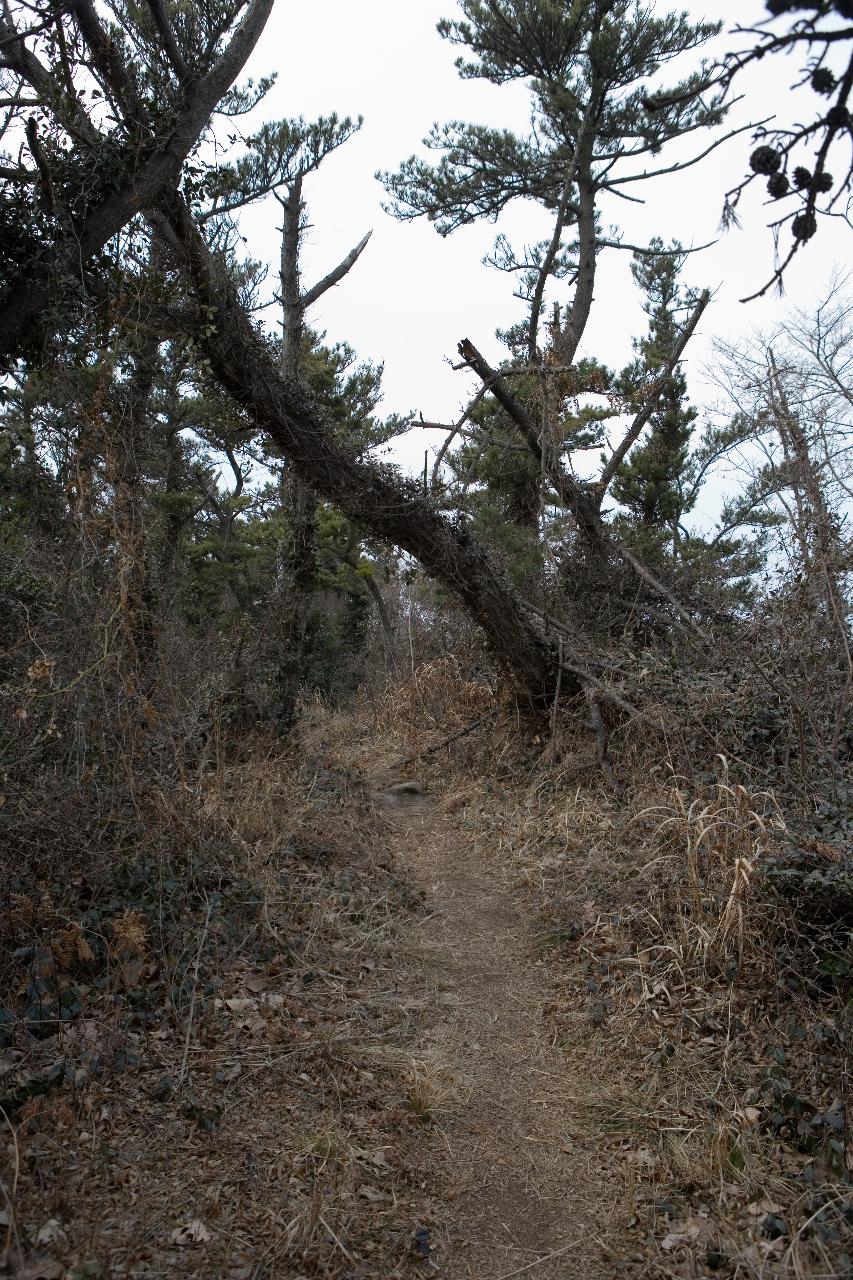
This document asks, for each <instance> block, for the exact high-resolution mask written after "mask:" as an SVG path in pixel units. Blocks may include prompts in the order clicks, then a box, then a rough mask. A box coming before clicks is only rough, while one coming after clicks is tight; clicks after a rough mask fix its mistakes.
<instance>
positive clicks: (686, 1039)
mask: <svg viewBox="0 0 853 1280" xmlns="http://www.w3.org/2000/svg"><path fill="white" fill-rule="evenodd" d="M454 687H455V689H456V691H457V694H458V701H457V702H454V697H453V692H452V691H453V689H454ZM492 702H493V698H492V695H491V694H490V693H489V692H488V690H486V689H485V688H483V687H482V686H481V687H480V688H479V690H476V689H474V688H472V686H471V683H470V682H469V681H467V680H466V679H464V678H463V677H462V675H461V673H460V672H459V671H458V670H457V668H456V667H455V664H454V663H453V662H452V661H451V660H443V661H442V662H441V663H439V664H433V666H432V667H431V668H429V669H428V670H426V671H423V672H421V673H419V674H418V675H417V676H416V677H415V678H413V679H412V680H411V681H409V682H407V683H406V685H405V686H403V687H402V688H399V687H398V688H396V689H395V690H394V692H393V696H389V697H388V698H387V700H386V701H385V702H384V703H381V704H379V705H375V706H374V707H373V708H371V709H370V710H369V711H368V710H365V712H364V713H363V715H362V717H361V720H360V733H359V731H358V730H359V722H358V720H354V719H353V718H352V716H349V717H347V719H346V722H345V725H344V723H343V722H341V723H339V725H338V727H337V730H336V728H335V725H334V719H333V720H332V722H331V723H330V722H328V721H327V723H326V729H325V732H326V736H327V739H328V740H329V743H330V751H331V756H332V759H335V758H337V759H338V761H339V762H341V761H342V760H343V758H346V759H347V761H348V762H349V764H350V765H353V764H355V765H356V766H357V767H358V769H359V770H361V771H363V772H364V774H365V775H366V776H369V777H370V778H372V779H373V780H374V781H380V782H381V781H383V780H384V781H388V780H390V779H391V778H392V777H394V776H395V771H396V769H397V768H398V766H399V762H400V761H402V760H408V759H409V758H410V757H411V756H413V755H415V756H417V755H418V753H422V754H421V759H420V762H419V763H417V764H414V765H412V766H411V769H413V770H416V771H417V776H419V777H421V778H422V779H423V781H424V783H425V785H426V787H427V789H428V791H430V792H432V793H433V796H434V801H435V805H436V808H437V811H438V813H439V814H441V815H444V820H445V821H446V822H449V823H451V824H452V829H453V831H454V834H455V838H456V839H457V841H458V842H459V843H460V844H464V846H465V847H466V848H468V849H470V848H472V847H474V848H479V849H480V850H481V853H482V859H483V862H484V865H488V866H489V867H490V868H491V872H490V873H491V874H498V875H500V876H502V877H503V878H504V881H505V883H506V884H507V885H508V886H510V887H511V888H512V890H513V891H514V892H516V893H517V895H518V896H519V899H520V900H521V901H522V902H523V903H525V904H526V915H527V917H528V926H527V927H528V929H529V946H530V948H531V950H532V952H533V953H534V954H536V955H537V956H538V957H539V959H540V961H541V976H542V985H543V1001H544V1005H543V1020H542V1026H541V1034H542V1035H543V1036H547V1037H550V1038H552V1040H553V1041H554V1042H555V1043H556V1044H558V1045H559V1046H561V1047H562V1049H563V1052H564V1054H565V1055H566V1057H567V1059H568V1060H569V1061H570V1062H571V1063H572V1064H573V1067H574V1070H575V1071H576V1073H577V1075H578V1077H579V1078H586V1079H590V1078H592V1079H601V1078H602V1076H603V1075H607V1076H612V1075H613V1071H612V1067H613V1064H614V1063H616V1071H615V1077H616V1079H615V1082H614V1081H613V1080H612V1079H611V1080H610V1081H609V1082H608V1083H607V1087H606V1088H605V1090H604V1096H594V1095H593V1094H590V1093H588V1094H587V1095H586V1096H585V1097H584V1096H581V1097H579V1098H577V1099H575V1100H574V1101H573V1110H574V1113H575V1114H574V1120H575V1124H576V1125H577V1123H578V1120H579V1115H578V1112H582V1111H584V1110H585V1111H586V1114H585V1115H583V1116H581V1117H580V1121H581V1123H580V1130H581V1131H582V1132H585V1134H586V1138H587V1139H589V1137H590V1135H595V1142H596V1144H597V1156H596V1157H595V1158H594V1159H593V1161H592V1168H593V1174H592V1176H600V1177H601V1178H602V1185H604V1183H605V1182H606V1183H607V1184H608V1186H611V1185H612V1181H613V1176H614V1170H617V1171H618V1177H620V1178H621V1187H622V1191H621V1204H620V1209H621V1210H625V1211H627V1212H626V1214H625V1216H624V1217H621V1218H620V1221H621V1227H620V1232H621V1239H618V1238H617V1240H616V1242H615V1252H614V1254H613V1260H612V1265H613V1268H614V1274H616V1273H619V1274H631V1275H636V1276H678V1277H695V1276H706V1275H707V1276H711V1275H719V1276H727V1277H735V1276H737V1277H755V1278H756V1280H757V1278H758V1277H762V1278H765V1280H766V1278H769V1277H779V1278H780V1280H781V1278H782V1277H789V1276H791V1277H794V1276H796V1277H799V1276H813V1277H818V1276H825V1277H829V1276H839V1275H843V1274H847V1273H848V1271H849V1269H850V1266H851V1261H850V1259H851V1233H853V1198H852V1197H851V1187H850V1171H851V1155H852V1154H853V1153H851V1145H850V1130H849V1117H848V1115H847V1111H846V1098H847V1090H848V1086H849V1075H848V1072H849V1061H848V1059H847V1057H846V1049H847V1046H848V1044H849V1021H848V1019H849V1008H846V1007H845V996H846V987H845V981H844V979H845V970H844V968H843V957H842V956H840V955H839V954H835V953H834V952H833V951H832V947H831V946H829V943H827V942H826V941H825V939H824V938H823V935H820V930H819V929H817V928H811V927H809V928H806V927H805V925H804V921H803V919H802V918H801V916H798V914H797V911H796V910H795V909H794V906H792V901H791V895H790V893H789V892H788V888H787V887H786V886H787V885H788V881H786V880H785V875H787V874H788V872H789V870H790V868H791V867H792V866H793V867H794V868H799V870H798V874H799V873H800V872H801V871H802V866H801V864H798V863H797V861H796V859H793V860H792V855H791V848H792V846H794V845H796V846H797V849H796V853H797V857H805V858H806V859H807V861H808V868H809V871H808V876H807V880H808V882H809V884H811V885H812V886H814V885H815V884H817V885H818V886H819V887H822V886H824V885H825V883H830V884H834V886H835V889H836V890H837V891H839V892H840V889H839V888H838V886H839V884H840V883H841V881H840V880H839V877H838V876H836V878H835V880H834V881H832V879H831V877H830V876H829V875H828V874H827V873H829V872H832V873H837V872H839V871H843V869H844V866H847V865H848V864H847V863H845V862H844V858H845V851H844V849H843V848H842V847H840V845H839V844H837V843H836V844H833V843H831V842H828V841H824V840H815V839H809V838H807V837H800V838H799V839H798V840H795V838H794V836H793V835H792V833H791V832H789V831H788V830H787V826H788V816H789V815H788V814H787V813H786V811H785V806H784V804H783V803H782V801H781V800H780V799H779V797H777V796H774V794H773V793H772V792H771V791H769V790H768V789H767V788H766V786H765V787H763V788H760V787H755V786H754V785H751V783H750V779H749V775H748V770H747V768H746V767H745V766H744V765H742V764H741V765H740V766H738V771H737V775H736V774H735V771H734V768H733V767H732V766H731V765H730V763H729V761H728V760H727V759H726V758H724V757H722V756H719V757H717V758H711V759H710V760H708V761H705V762H702V763H703V765H704V767H701V768H698V769H697V772H696V773H695V774H694V775H692V776H691V777H689V778H688V777H684V776H679V774H678V773H677V772H676V770H675V768H674V766H673V765H671V764H668V763H667V760H666V755H665V751H662V750H661V744H660V742H651V741H646V742H643V741H634V742H632V741H631V740H630V739H629V740H623V742H622V743H621V744H620V745H619V748H618V749H617V750H616V752H615V753H614V757H615V760H616V769H615V774H614V776H612V777H607V776H603V775H602V773H601V771H600V770H599V769H597V768H596V767H595V741H594V738H593V735H592V733H591V732H587V731H586V730H583V729H579V728H578V727H577V721H576V719H574V718H572V717H569V716H566V717H565V719H564V720H563V721H562V725H561V723H558V725H557V736H556V741H551V740H549V738H548V735H547V733H546V732H545V731H544V730H543V732H542V733H540V734H536V733H534V732H532V731H528V732H527V733H525V732H524V731H523V726H522V725H521V722H520V721H519V719H518V718H517V716H516V714H515V713H514V712H513V710H512V709H511V705H510V704H507V706H506V707H505V708H504V709H502V710H499V711H498V712H497V713H496V714H495V715H493V716H492V717H490V718H489V719H488V720H485V721H484V722H483V725H482V726H481V727H480V728H478V729H477V730H475V731H474V732H472V733H471V734H470V735H468V736H466V737H465V738H464V739H458V740H457V741H455V742H453V743H451V744H450V745H449V746H448V747H447V748H446V750H443V751H441V752H440V753H435V754H431V755H427V754H423V753H426V752H427V751H428V750H429V748H430V747H431V746H432V745H434V744H435V743H437V742H439V741H441V740H442V738H443V737H444V736H445V735H449V734H450V733H451V732H452V731H453V730H454V729H455V728H457V727H459V726H460V725H463V724H464V723H465V722H466V718H467V720H468V721H470V720H471V719H472V718H476V717H477V716H478V715H482V713H483V711H484V710H487V709H488V708H489V706H490V705H492ZM660 755H664V759H663V760H661V759H660ZM656 757H657V758H656ZM679 764H680V765H681V766H683V753H682V754H681V755H680V757H679ZM794 817H796V814H795V815H794ZM780 886H781V891H780ZM818 905H819V904H818ZM800 907H802V904H800ZM808 908H809V911H811V912H812V916H813V917H814V916H815V915H816V914H819V913H818V911H817V905H816V903H815V901H811V900H810V902H809V904H808ZM842 923H843V922H842ZM818 935H819V936H818ZM847 936H848V938H849V934H848V935H847ZM816 937H817V941H816ZM839 938H840V939H841V943H842V945H843V940H844V936H843V928H842V929H841V930H840V931H839V929H838V927H837V920H836V932H835V939H836V942H837V941H838V939H839ZM828 946H829V950H830V953H831V954H828V953H827V951H826V948H827V947H828ZM523 1054H524V1046H519V1057H520V1059H521V1058H522V1057H523ZM604 1064H607V1067H608V1070H607V1071H606V1072H603V1066H604ZM596 1165H597V1170H598V1173H597V1175H596V1174H595V1172H594V1171H595V1168H596ZM614 1225H615V1222H614ZM618 1235H619V1232H617V1236H618ZM612 1243H613V1242H612ZM560 1274H565V1275H566V1276H570V1275H573V1274H575V1273H574V1272H573V1271H572V1270H571V1269H568V1270H566V1271H565V1272H564V1273H563V1272H561V1273H560Z"/></svg>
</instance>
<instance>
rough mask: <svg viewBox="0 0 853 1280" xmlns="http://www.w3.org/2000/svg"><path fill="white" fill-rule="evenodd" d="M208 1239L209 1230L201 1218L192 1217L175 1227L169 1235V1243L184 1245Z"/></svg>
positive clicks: (205, 1241)
mask: <svg viewBox="0 0 853 1280" xmlns="http://www.w3.org/2000/svg"><path fill="white" fill-rule="evenodd" d="M209 1239H210V1232H209V1231H208V1229H207V1227H206V1226H205V1225H204V1223H203V1222H202V1220H201V1218H192V1219H191V1220H190V1221H189V1222H185V1223H184V1225H183V1226H182V1227H176V1228H175V1230H174V1231H173V1232H172V1234H171V1235H170V1236H169V1242H170V1244H177V1245H180V1246H181V1247H182V1248H183V1247H184V1246H185V1245H191V1244H206V1243H207V1241H208V1240H209Z"/></svg>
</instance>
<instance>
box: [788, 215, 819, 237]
mask: <svg viewBox="0 0 853 1280" xmlns="http://www.w3.org/2000/svg"><path fill="white" fill-rule="evenodd" d="M791 230H792V231H793V233H794V239H795V240H811V238H812V236H813V235H814V233H815V232H816V231H817V218H816V217H815V216H814V214H813V213H798V214H797V216H796V218H795V219H794V221H793V222H792V223H791Z"/></svg>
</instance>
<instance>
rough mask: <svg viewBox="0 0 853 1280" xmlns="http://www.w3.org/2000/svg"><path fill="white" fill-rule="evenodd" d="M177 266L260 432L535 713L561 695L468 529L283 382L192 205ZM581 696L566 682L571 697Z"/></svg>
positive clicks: (176, 231) (541, 639)
mask: <svg viewBox="0 0 853 1280" xmlns="http://www.w3.org/2000/svg"><path fill="white" fill-rule="evenodd" d="M163 212H164V214H165V216H166V217H167V218H168V220H169V224H170V226H171V228H172V231H173V235H174V239H173V247H174V248H175V250H176V252H177V260H178V265H179V266H180V268H181V269H182V271H183V272H184V274H185V275H186V277H187V279H188V281H189V283H190V285H191V287H192V289H193V292H194V293H195V294H196V296H197V297H198V300H199V302H200V303H201V305H202V306H203V307H210V308H211V309H212V313H211V314H212V316H213V319H214V323H213V324H209V325H207V326H206V327H205V328H202V326H201V325H200V326H199V328H200V330H201V332H200V335H199V340H200V343H201V345H202V346H203V349H204V351H205V354H206V355H207V356H208V358H209V360H210V362H211V368H212V370H213V372H214V373H215V375H216V377H217V378H218V380H219V382H220V383H221V384H222V386H223V387H224V388H225V390H226V391H228V393H229V394H230V395H231V396H232V397H233V399H234V400H235V401H236V402H237V403H238V404H239V405H241V406H242V407H243V408H244V409H245V411H246V412H247V413H248V414H249V415H250V416H251V417H252V418H253V419H254V420H255V421H256V422H257V423H258V425H259V426H261V427H262V428H263V429H264V430H265V431H266V432H267V434H268V435H269V437H270V438H271V439H272V440H273V442H274V443H275V444H276V446H277V447H278V448H279V449H281V451H282V453H283V454H284V455H285V456H286V457H287V458H288V459H289V461H290V463H291V465H292V467H293V469H294V471H295V472H296V474H297V475H299V476H300V478H301V479H303V480H304V481H305V483H306V484H308V485H309V486H311V487H312V488H313V489H314V490H315V492H317V493H320V494H322V495H323V496H324V497H326V498H327V499H329V501H331V502H335V503H336V504H337V505H338V506H339V507H340V508H341V510H342V511H343V512H345V514H346V515H347V516H348V517H349V518H350V519H351V520H352V521H353V522H354V523H355V524H356V525H359V526H361V527H362V528H366V529H368V530H370V531H371V532H372V533H373V534H375V535H376V536H377V537H379V538H381V539H382V540H383V541H385V542H387V543H390V544H391V545H392V546H399V547H402V548H403V549H405V550H406V551H408V552H410V554H411V555H413V556H415V557H416V558H417V559H418V560H419V561H420V563H421V564H422V565H423V567H424V569H425V570H426V571H427V573H429V574H430V575H431V576H432V577H434V578H436V579H437V580H438V581H440V582H442V583H443V584H444V585H446V586H447V587H448V588H449V589H450V590H452V591H453V592H454V593H455V595H456V596H457V597H458V598H459V599H460V600H461V601H462V603H463V605H464V606H465V607H466V609H467V610H468V612H469V613H470V614H471V616H472V618H473V619H474V620H475V621H476V622H477V623H478V624H479V626H480V627H482V629H483V631H484V632H485V635H486V637H487V639H488V641H489V644H490V645H491V648H492V650H493V652H494V653H495V655H496V656H497V658H498V659H499V660H500V661H501V662H502V664H503V665H504V666H506V667H507V668H508V669H509V670H510V671H511V672H512V673H513V674H514V675H515V677H516V679H517V681H518V683H519V684H520V686H521V687H522V689H523V690H524V691H525V692H526V694H527V695H528V697H529V698H530V699H531V701H532V702H533V703H534V704H539V705H541V704H543V703H545V702H547V701H548V699H549V698H550V697H551V696H552V694H553V691H554V685H555V681H556V674H557V667H558V658H557V652H556V647H555V646H554V645H553V644H552V643H551V642H550V641H549V640H548V639H546V637H545V636H544V635H543V633H542V632H541V631H540V630H539V628H538V626H537V624H536V623H535V621H534V619H533V617H532V615H531V613H530V611H529V610H527V609H525V607H524V605H523V604H522V602H521V600H520V599H519V597H518V595H517V594H516V593H515V592H514V591H513V589H512V587H511V586H510V585H509V583H508V582H507V581H506V579H505V578H504V577H503V575H502V574H501V573H500V572H499V571H498V570H497V569H496V568H495V566H494V565H493V564H492V563H491V561H490V560H489V558H488V556H487V555H486V553H485V552H484V551H483V550H482V548H480V547H478V546H477V545H476V544H475V543H474V542H473V541H472V539H471V538H470V537H469V535H468V533H467V532H466V530H465V529H464V528H463V527H461V526H459V525H455V524H453V523H451V522H450V521H449V520H447V519H446V518H445V517H443V516H441V515H440V514H439V513H438V512H437V511H436V509H435V508H434V506H433V505H432V503H431V502H430V501H429V500H428V498H425V497H424V496H423V494H422V493H421V492H420V489H419V486H417V485H415V484H413V483H412V482H411V481H408V480H403V479H400V478H399V477H398V476H397V475H396V474H395V473H394V472H393V471H392V470H391V469H390V468H384V467H382V466H381V465H378V464H373V463H367V462H363V461H360V460H357V459H356V458H354V457H353V456H352V455H351V454H349V453H347V452H345V451H344V449H343V448H342V447H341V446H339V445H338V444H337V442H336V441H335V439H334V435H333V430H332V427H331V425H330V424H329V423H328V422H327V421H326V420H325V416H324V413H323V411H322V409H321V408H320V406H319V405H318V404H317V403H316V401H315V400H314V398H313V397H312V396H311V394H310V392H309V391H308V390H307V388H306V387H305V386H304V385H303V384H302V383H301V382H299V381H298V380H297V379H289V378H285V377H284V376H283V375H282V373H281V371H280V369H279V368H278V367H277V365H276V361H275V360H274V358H273V356H272V355H271V353H270V351H269V348H268V346H267V344H266V342H265V341H264V340H263V338H262V337H261V335H260V334H259V333H258V332H257V331H256V330H255V329H254V327H253V325H252V323H251V321H250V319H249V317H248V315H247V314H246V312H245V311H244V310H243V308H242V307H241V306H240V303H239V300H238V298H237V296H236V293H235V291H234V288H233V285H232V284H231V282H230V280H229V278H228V275H227V272H226V270H225V269H224V267H223V266H222V265H220V264H219V263H217V262H216V261H215V260H214V258H213V255H212V254H211V253H210V252H209V250H208V248H207V246H206V245H205V243H204V241H203V239H202V237H201V235H200V234H199V232H198V229H197V228H196V227H195V225H194V223H193V221H192V218H191V216H190V214H189V211H188V210H187V208H186V205H185V204H184V203H183V202H182V201H181V200H180V199H178V198H177V197H173V198H172V199H170V200H169V201H168V202H165V201H164V203H163ZM567 686H568V691H569V692H579V691H580V688H581V682H580V681H579V679H578V678H577V677H576V676H572V675H569V677H568V680H567V681H564V688H566V687H567Z"/></svg>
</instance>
